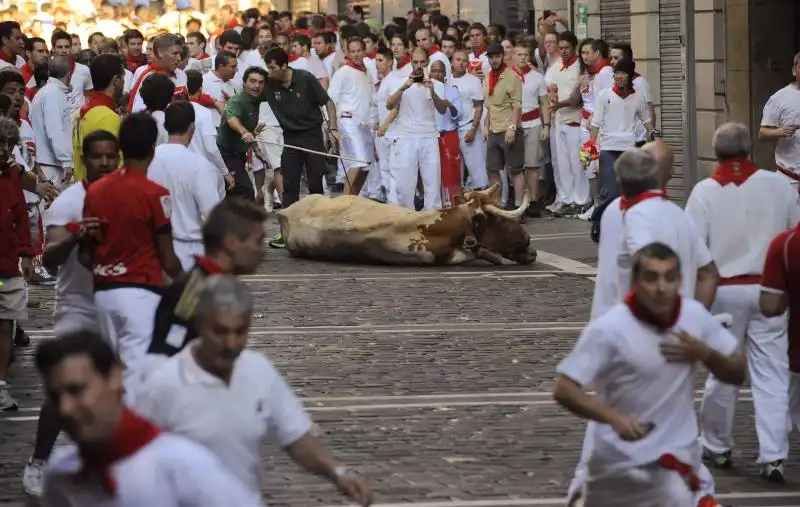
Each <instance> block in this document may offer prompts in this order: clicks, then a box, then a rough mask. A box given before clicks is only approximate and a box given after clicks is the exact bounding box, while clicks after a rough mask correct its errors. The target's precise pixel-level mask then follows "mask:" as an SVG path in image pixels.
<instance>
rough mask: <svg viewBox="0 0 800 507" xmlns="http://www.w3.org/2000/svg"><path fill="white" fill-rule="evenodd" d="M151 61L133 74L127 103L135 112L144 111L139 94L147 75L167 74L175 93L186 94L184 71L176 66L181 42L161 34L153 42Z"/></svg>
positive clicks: (179, 56) (173, 37)
mask: <svg viewBox="0 0 800 507" xmlns="http://www.w3.org/2000/svg"><path fill="white" fill-rule="evenodd" d="M152 46H153V63H151V64H150V65H147V66H146V67H145V66H143V67H139V69H138V70H137V71H136V73H135V74H134V83H133V88H132V89H131V98H130V101H129V103H128V111H129V112H132V113H137V112H139V111H144V110H145V109H146V106H145V104H144V102H143V101H142V97H141V95H140V91H141V87H142V83H143V82H144V81H145V80H147V79H148V77H149V76H152V75H155V74H162V75H165V76H168V77H169V79H170V80H171V81H172V83H173V84H174V85H175V94H176V95H186V73H185V72H184V71H182V70H181V69H179V68H178V62H179V61H180V58H181V42H180V40H179V39H178V38H177V37H176V36H175V35H172V34H166V35H161V36H159V37H157V38H156V39H155V40H154V41H153V43H152Z"/></svg>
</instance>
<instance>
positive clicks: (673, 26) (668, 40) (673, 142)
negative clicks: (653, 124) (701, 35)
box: [659, 0, 686, 201]
mask: <svg viewBox="0 0 800 507" xmlns="http://www.w3.org/2000/svg"><path fill="white" fill-rule="evenodd" d="M659 4H660V5H659V8H660V11H659V33H660V50H659V56H660V58H661V65H660V67H661V112H660V116H661V118H660V122H661V132H662V133H663V134H664V140H665V141H666V142H667V144H669V147H670V148H672V151H673V153H674V154H675V166H674V176H673V177H672V179H671V180H670V182H669V184H668V185H667V193H668V194H669V196H670V198H671V199H673V200H676V201H683V200H684V197H685V191H686V190H685V189H686V187H685V180H684V170H683V130H684V129H683V121H684V120H683V51H682V48H681V1H680V0H660V2H659Z"/></svg>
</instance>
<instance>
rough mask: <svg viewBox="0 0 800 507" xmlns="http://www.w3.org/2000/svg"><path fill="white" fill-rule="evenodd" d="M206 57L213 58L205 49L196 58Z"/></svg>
mask: <svg viewBox="0 0 800 507" xmlns="http://www.w3.org/2000/svg"><path fill="white" fill-rule="evenodd" d="M206 58H211V56H209V54H208V53H206V52H205V51H203V52H202V53H200V54H199V55H197V58H196V60H205V59H206Z"/></svg>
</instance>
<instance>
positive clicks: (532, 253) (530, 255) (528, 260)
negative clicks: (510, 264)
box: [520, 250, 538, 266]
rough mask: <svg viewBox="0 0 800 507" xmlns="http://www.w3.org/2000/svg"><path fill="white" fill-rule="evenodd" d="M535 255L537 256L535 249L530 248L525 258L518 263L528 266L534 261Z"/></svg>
mask: <svg viewBox="0 0 800 507" xmlns="http://www.w3.org/2000/svg"><path fill="white" fill-rule="evenodd" d="M537 256H538V254H537V252H536V250H532V251H530V252H528V256H527V257H526V258H525V259H523V261H522V262H520V264H522V265H523V266H530V265H531V264H533V263H534V262H536V258H537Z"/></svg>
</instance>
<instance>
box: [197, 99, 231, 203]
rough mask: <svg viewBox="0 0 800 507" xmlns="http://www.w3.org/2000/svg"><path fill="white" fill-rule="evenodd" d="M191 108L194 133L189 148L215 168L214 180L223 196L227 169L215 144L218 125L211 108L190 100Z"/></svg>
mask: <svg viewBox="0 0 800 507" xmlns="http://www.w3.org/2000/svg"><path fill="white" fill-rule="evenodd" d="M192 108H193V109H194V135H193V136H192V142H191V143H189V150H191V151H192V152H193V153H196V154H197V155H199V156H200V157H202V158H204V159H205V160H207V161H208V162H210V163H211V165H213V166H215V167H216V168H217V172H218V178H217V180H216V182H217V184H218V185H219V191H220V195H223V196H224V191H225V181H224V180H223V178H222V175H223V174H228V172H229V171H228V168H227V167H226V166H225V161H224V160H222V154H220V152H219V147H218V146H217V126H218V125H215V124H214V120H213V116H212V115H211V109H209V108H207V107H203V106H201V105H200V104H196V103H194V102H192Z"/></svg>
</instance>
